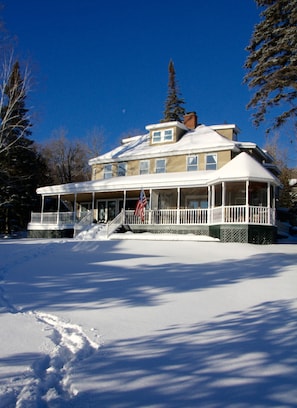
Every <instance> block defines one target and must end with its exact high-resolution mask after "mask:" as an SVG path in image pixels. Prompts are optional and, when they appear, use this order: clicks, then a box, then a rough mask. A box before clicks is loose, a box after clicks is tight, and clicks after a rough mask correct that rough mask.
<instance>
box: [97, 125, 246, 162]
mask: <svg viewBox="0 0 297 408" xmlns="http://www.w3.org/2000/svg"><path fill="white" fill-rule="evenodd" d="M167 125H168V124H167ZM151 126H153V125H151ZM148 128H150V126H148V127H147V129H148ZM222 150H235V151H239V150H238V148H237V145H236V143H235V142H234V141H232V140H230V139H228V138H226V137H224V136H221V135H220V134H218V133H217V132H216V131H215V130H213V129H212V128H211V127H210V126H205V125H199V126H197V127H196V129H193V130H188V132H187V133H185V134H184V135H183V137H182V138H181V139H180V140H179V141H178V142H176V143H165V144H155V145H150V135H149V133H148V134H145V135H140V136H137V137H135V136H134V137H132V138H131V140H130V141H129V139H125V143H124V144H122V145H121V146H118V147H116V148H115V149H113V150H111V151H110V152H107V153H105V154H103V155H101V156H98V157H95V158H94V159H91V160H90V161H89V164H90V165H92V164H96V163H102V164H103V163H111V162H119V161H126V160H139V159H149V158H153V157H168V156H174V155H176V154H193V153H199V152H212V151H222Z"/></svg>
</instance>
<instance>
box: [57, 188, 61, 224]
mask: <svg viewBox="0 0 297 408" xmlns="http://www.w3.org/2000/svg"><path fill="white" fill-rule="evenodd" d="M60 207H61V195H60V194H58V209H57V225H59V221H60Z"/></svg>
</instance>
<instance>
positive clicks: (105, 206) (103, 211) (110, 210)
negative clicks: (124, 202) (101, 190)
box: [97, 200, 117, 222]
mask: <svg viewBox="0 0 297 408" xmlns="http://www.w3.org/2000/svg"><path fill="white" fill-rule="evenodd" d="M97 210H98V221H99V222H107V221H111V220H113V219H114V217H115V216H116V211H117V202H116V201H115V200H100V201H98V202H97Z"/></svg>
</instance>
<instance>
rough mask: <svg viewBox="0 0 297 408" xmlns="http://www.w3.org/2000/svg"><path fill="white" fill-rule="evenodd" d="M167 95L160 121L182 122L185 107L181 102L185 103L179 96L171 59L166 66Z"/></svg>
mask: <svg viewBox="0 0 297 408" xmlns="http://www.w3.org/2000/svg"><path fill="white" fill-rule="evenodd" d="M168 75H169V79H168V96H167V99H166V102H165V110H164V118H163V119H162V121H161V122H170V121H179V122H182V120H183V116H184V114H185V109H184V108H183V106H182V105H183V104H184V103H185V102H184V100H183V99H182V98H180V96H179V95H180V93H179V89H178V86H177V81H176V78H175V69H174V64H173V61H172V60H170V62H169V66H168Z"/></svg>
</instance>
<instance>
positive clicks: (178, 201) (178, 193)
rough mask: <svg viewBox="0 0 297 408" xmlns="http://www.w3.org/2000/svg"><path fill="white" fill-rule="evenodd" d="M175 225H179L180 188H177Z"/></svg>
mask: <svg viewBox="0 0 297 408" xmlns="http://www.w3.org/2000/svg"><path fill="white" fill-rule="evenodd" d="M176 223H177V224H180V187H177V218H176Z"/></svg>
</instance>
